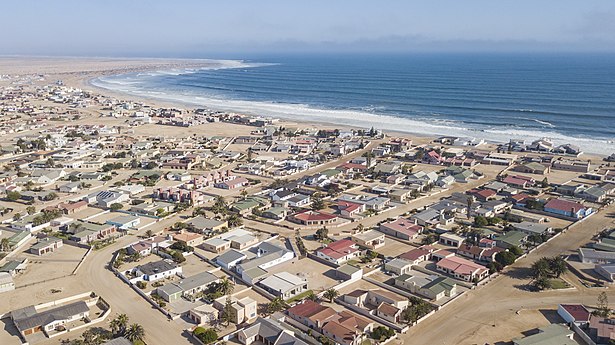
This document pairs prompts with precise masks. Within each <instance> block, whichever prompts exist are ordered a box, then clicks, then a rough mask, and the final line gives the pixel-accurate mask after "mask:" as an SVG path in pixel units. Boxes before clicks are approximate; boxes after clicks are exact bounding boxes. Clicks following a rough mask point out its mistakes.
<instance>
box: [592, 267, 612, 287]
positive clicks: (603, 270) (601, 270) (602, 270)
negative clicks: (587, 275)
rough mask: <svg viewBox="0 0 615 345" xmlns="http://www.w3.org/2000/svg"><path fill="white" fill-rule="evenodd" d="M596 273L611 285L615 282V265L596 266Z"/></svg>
mask: <svg viewBox="0 0 615 345" xmlns="http://www.w3.org/2000/svg"><path fill="white" fill-rule="evenodd" d="M594 271H596V273H598V274H599V275H601V276H603V277H604V279H606V280H608V281H610V282H611V283H612V282H615V264H606V265H596V266H595V267H594Z"/></svg>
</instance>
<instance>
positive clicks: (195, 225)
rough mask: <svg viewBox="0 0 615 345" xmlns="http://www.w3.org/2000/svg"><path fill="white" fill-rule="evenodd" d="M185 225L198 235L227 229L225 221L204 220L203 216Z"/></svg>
mask: <svg viewBox="0 0 615 345" xmlns="http://www.w3.org/2000/svg"><path fill="white" fill-rule="evenodd" d="M186 224H187V225H188V226H189V227H190V228H191V229H192V230H194V231H195V232H198V233H210V232H219V231H221V230H222V229H223V228H228V222H227V221H225V220H217V219H211V218H205V217H203V216H198V217H195V218H192V219H190V220H189V221H187V222H186Z"/></svg>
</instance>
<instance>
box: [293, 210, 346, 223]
mask: <svg viewBox="0 0 615 345" xmlns="http://www.w3.org/2000/svg"><path fill="white" fill-rule="evenodd" d="M286 218H287V219H288V221H290V222H293V223H297V224H303V225H308V226H313V225H328V224H332V223H335V222H336V221H337V216H335V215H332V214H328V213H325V212H320V211H312V210H305V211H300V212H297V213H295V214H291V215H289V216H288V217H286Z"/></svg>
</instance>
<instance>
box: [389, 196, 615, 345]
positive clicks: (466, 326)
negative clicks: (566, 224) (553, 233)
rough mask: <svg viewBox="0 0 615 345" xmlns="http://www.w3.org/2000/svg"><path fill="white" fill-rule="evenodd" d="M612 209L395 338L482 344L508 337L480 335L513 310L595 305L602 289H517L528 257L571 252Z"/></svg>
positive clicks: (524, 279)
mask: <svg viewBox="0 0 615 345" xmlns="http://www.w3.org/2000/svg"><path fill="white" fill-rule="evenodd" d="M613 211H615V205H612V206H610V207H609V208H607V209H604V210H602V211H601V212H599V213H598V214H596V215H594V216H592V217H590V218H588V219H587V220H586V221H584V222H582V223H580V224H578V225H577V226H575V227H573V228H572V229H571V230H569V231H567V232H566V233H564V234H562V235H560V236H559V237H557V238H555V239H553V240H552V241H550V242H549V243H548V244H546V245H544V246H542V247H541V248H539V249H537V250H535V251H534V252H532V253H531V254H529V255H528V256H527V257H525V258H523V259H521V260H519V261H517V262H516V263H515V264H513V265H512V266H511V267H510V268H508V269H507V270H506V272H505V274H503V275H501V276H499V277H498V278H496V279H495V280H494V281H492V282H490V283H488V284H487V285H485V286H484V287H480V288H478V289H476V290H474V291H470V292H468V293H467V294H466V295H464V296H462V297H461V298H460V299H459V300H457V301H454V302H452V303H451V305H449V306H447V307H445V308H444V309H442V310H440V311H439V312H437V313H435V314H434V315H433V316H431V317H429V318H428V319H426V320H425V321H424V322H422V323H420V324H419V325H417V326H414V327H412V328H411V329H410V330H409V331H408V333H406V334H405V335H402V336H401V339H402V340H403V341H404V342H405V343H413V344H484V343H485V342H486V341H491V342H495V341H508V340H510V339H486V338H485V337H486V336H485V333H493V330H491V331H490V330H489V328H491V327H493V325H494V324H495V326H496V327H497V326H498V324H500V325H501V324H503V323H504V322H506V320H508V319H509V318H511V317H516V316H514V314H515V313H516V312H517V311H518V310H520V309H543V308H549V309H552V308H556V307H557V304H559V303H564V302H566V303H583V304H587V305H595V304H596V299H597V296H598V295H599V294H600V293H601V292H602V291H605V290H604V289H598V288H585V287H583V286H581V285H579V284H577V283H575V284H574V285H575V286H577V288H576V289H567V290H553V291H545V292H529V291H525V290H523V289H521V288H522V287H523V286H525V285H526V284H528V283H529V282H530V279H529V277H528V273H529V267H530V266H531V264H532V263H533V262H534V261H536V260H538V259H539V258H541V257H544V256H555V255H560V254H571V253H573V252H574V251H576V249H577V248H578V247H579V246H582V245H584V244H585V243H587V242H589V241H590V240H591V238H592V236H593V235H595V234H596V233H597V232H599V231H600V230H602V229H603V228H604V227H605V226H608V225H609V224H610V225H611V226H612V225H613V219H612V218H609V217H608V214H609V213H612V212H613ZM568 277H571V279H576V278H572V275H571V274H569V275H568ZM609 291H612V289H611V290H609ZM609 293H610V294H611V295H612V293H611V292H609ZM611 302H613V300H612V301H611ZM522 314H523V313H522V312H521V315H522ZM496 329H497V328H496ZM496 333H497V331H496Z"/></svg>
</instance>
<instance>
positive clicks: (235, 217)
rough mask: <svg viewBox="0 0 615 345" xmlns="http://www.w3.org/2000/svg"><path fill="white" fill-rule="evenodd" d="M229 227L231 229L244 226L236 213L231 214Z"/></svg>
mask: <svg viewBox="0 0 615 345" xmlns="http://www.w3.org/2000/svg"><path fill="white" fill-rule="evenodd" d="M227 222H228V226H229V227H231V228H234V227H238V226H241V225H242V224H243V219H241V217H239V216H238V215H237V214H236V213H233V214H231V215H230V216H229V217H228V219H227Z"/></svg>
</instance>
